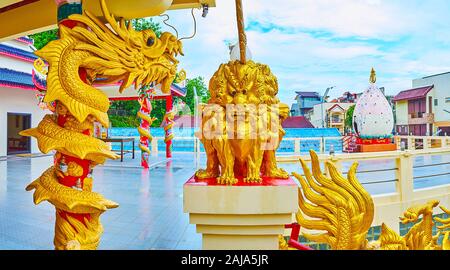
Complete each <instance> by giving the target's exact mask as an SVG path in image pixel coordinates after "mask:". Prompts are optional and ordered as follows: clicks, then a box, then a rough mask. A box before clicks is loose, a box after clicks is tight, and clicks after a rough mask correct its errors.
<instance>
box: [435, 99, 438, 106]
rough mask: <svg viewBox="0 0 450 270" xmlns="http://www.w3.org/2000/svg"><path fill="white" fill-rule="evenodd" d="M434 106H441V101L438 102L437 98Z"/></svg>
mask: <svg viewBox="0 0 450 270" xmlns="http://www.w3.org/2000/svg"><path fill="white" fill-rule="evenodd" d="M434 106H439V102H438V99H437V98H436V99H435V100H434Z"/></svg>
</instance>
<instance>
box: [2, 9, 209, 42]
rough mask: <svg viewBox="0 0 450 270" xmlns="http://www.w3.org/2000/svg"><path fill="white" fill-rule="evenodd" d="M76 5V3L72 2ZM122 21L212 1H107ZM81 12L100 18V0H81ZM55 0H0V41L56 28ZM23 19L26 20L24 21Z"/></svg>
mask: <svg viewBox="0 0 450 270" xmlns="http://www.w3.org/2000/svg"><path fill="white" fill-rule="evenodd" d="M72 2H76V1H72ZM106 4H107V5H108V8H109V10H110V11H111V12H112V13H113V14H114V15H116V16H117V17H123V18H125V19H135V18H144V17H150V16H157V15H160V14H162V13H164V12H165V11H166V10H173V9H189V8H200V7H202V5H207V6H208V7H215V6H216V3H215V0H127V1H123V0H106ZM83 9H86V10H89V11H90V12H92V13H93V14H94V15H97V16H98V17H99V18H100V19H102V12H101V9H100V2H99V0H83ZM56 14H57V5H56V4H55V0H0V25H2V26H4V27H0V42H3V41H6V40H11V39H14V38H19V37H22V36H26V35H30V34H34V33H39V32H42V31H46V30H50V29H55V28H57V16H56ZM25 18H26V19H25Z"/></svg>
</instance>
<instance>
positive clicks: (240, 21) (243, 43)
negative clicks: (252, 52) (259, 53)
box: [236, 0, 247, 64]
mask: <svg viewBox="0 0 450 270" xmlns="http://www.w3.org/2000/svg"><path fill="white" fill-rule="evenodd" d="M236 18H237V25H238V34H239V51H240V53H241V63H242V64H245V63H246V62H247V56H246V51H245V50H246V47H247V36H246V35H245V30H244V12H243V10H242V1H241V0H236Z"/></svg>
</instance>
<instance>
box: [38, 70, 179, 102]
mask: <svg viewBox="0 0 450 270" xmlns="http://www.w3.org/2000/svg"><path fill="white" fill-rule="evenodd" d="M38 67H39V65H36V63H35V65H34V68H33V70H32V81H33V83H34V85H35V87H36V88H37V89H38V90H40V91H46V90H47V82H46V79H47V76H46V75H45V74H46V72H42V69H39V68H38ZM45 69H46V68H45ZM94 86H95V87H96V88H99V89H101V90H102V91H103V92H104V93H105V94H106V95H107V96H108V98H109V99H110V100H138V99H139V91H138V90H136V89H135V88H134V86H133V85H132V86H130V87H128V88H126V89H124V91H123V92H122V93H120V92H119V88H120V82H118V83H114V84H109V85H104V84H96V83H95V82H94ZM152 90H153V94H152V98H153V99H167V98H169V97H171V96H175V97H184V96H186V92H187V90H186V81H185V80H183V81H182V82H179V83H172V85H171V86H170V93H167V94H165V93H162V92H161V87H160V85H156V86H155V87H153V88H152Z"/></svg>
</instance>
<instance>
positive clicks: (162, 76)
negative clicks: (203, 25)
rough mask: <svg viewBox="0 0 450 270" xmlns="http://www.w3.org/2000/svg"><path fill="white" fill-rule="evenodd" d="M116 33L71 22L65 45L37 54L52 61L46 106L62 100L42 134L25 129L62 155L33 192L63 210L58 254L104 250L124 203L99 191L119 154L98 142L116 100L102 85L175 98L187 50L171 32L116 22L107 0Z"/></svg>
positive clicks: (87, 20) (92, 22) (87, 16)
mask: <svg viewBox="0 0 450 270" xmlns="http://www.w3.org/2000/svg"><path fill="white" fill-rule="evenodd" d="M100 3H101V8H102V11H103V16H104V19H105V20H106V21H107V23H108V24H109V27H108V26H107V25H105V24H104V23H102V22H101V21H100V20H99V19H98V18H97V17H96V16H94V15H93V14H91V13H90V12H89V11H85V12H84V14H82V15H80V14H74V15H71V16H69V20H72V21H74V22H76V26H75V27H73V28H68V27H65V26H64V25H60V28H59V30H60V31H59V32H60V39H59V40H56V41H52V42H50V43H49V44H48V45H47V46H46V47H44V48H43V49H42V50H40V51H37V52H36V54H37V55H38V56H40V57H42V58H43V59H45V60H46V61H47V62H48V63H49V72H48V76H47V93H46V96H45V99H44V101H45V102H53V101H55V102H56V104H57V105H56V112H55V114H54V115H47V116H46V117H45V118H44V119H43V120H42V122H41V123H40V124H39V125H38V127H37V128H33V129H29V130H26V131H23V132H22V133H21V134H22V135H24V136H33V137H35V138H36V139H37V140H38V145H39V149H40V150H41V151H42V152H44V153H48V152H50V151H52V150H55V151H56V154H55V160H54V166H52V167H51V168H49V169H48V170H47V171H46V172H44V174H43V175H42V176H41V177H39V178H38V179H37V180H35V181H34V182H33V183H31V184H30V185H29V186H28V187H27V188H26V189H27V190H28V191H30V190H33V189H34V190H35V192H34V202H35V203H36V204H38V203H40V202H42V201H44V200H46V201H49V202H50V203H52V204H53V205H54V206H55V207H56V226H55V238H54V245H55V248H56V249H96V248H97V246H98V244H99V241H100V236H101V234H102V231H103V228H102V225H101V224H100V221H99V217H100V214H102V213H103V212H104V211H106V210H107V209H110V208H115V207H118V204H117V203H115V202H112V201H110V200H107V199H105V198H103V196H102V195H100V194H98V193H95V192H92V181H93V179H92V170H93V168H94V167H95V166H96V165H98V164H103V163H104V162H105V160H106V159H107V158H110V159H116V158H117V155H116V154H115V153H113V152H112V151H111V150H110V147H109V146H108V145H107V144H105V143H104V142H103V141H101V140H99V139H96V138H94V137H93V136H92V135H93V123H94V122H95V121H98V122H100V123H101V124H102V125H103V126H105V127H107V126H108V124H109V120H108V115H107V111H108V109H109V100H108V97H107V96H106V95H105V94H104V93H103V92H102V91H100V90H99V89H96V88H95V87H93V86H92V84H93V83H94V82H95V83H96V84H98V83H111V82H119V81H121V82H122V83H121V86H120V91H123V90H124V89H126V88H128V87H130V86H131V85H132V84H134V86H135V88H138V87H140V86H141V85H149V84H150V83H153V84H155V85H156V84H161V89H162V92H164V93H169V91H170V85H171V83H172V81H173V80H174V78H175V75H176V68H177V64H178V61H177V60H176V59H175V57H176V56H177V55H178V54H182V44H181V42H180V41H179V40H177V38H176V37H175V36H173V35H172V34H170V33H163V34H162V35H161V37H160V38H158V37H157V36H156V35H155V33H154V32H153V31H152V30H144V31H139V32H138V31H136V30H134V29H133V27H132V24H131V22H127V21H125V20H124V19H120V20H119V21H116V19H115V17H114V15H112V14H110V13H109V11H108V9H107V6H106V4H105V1H104V0H101V1H100Z"/></svg>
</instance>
